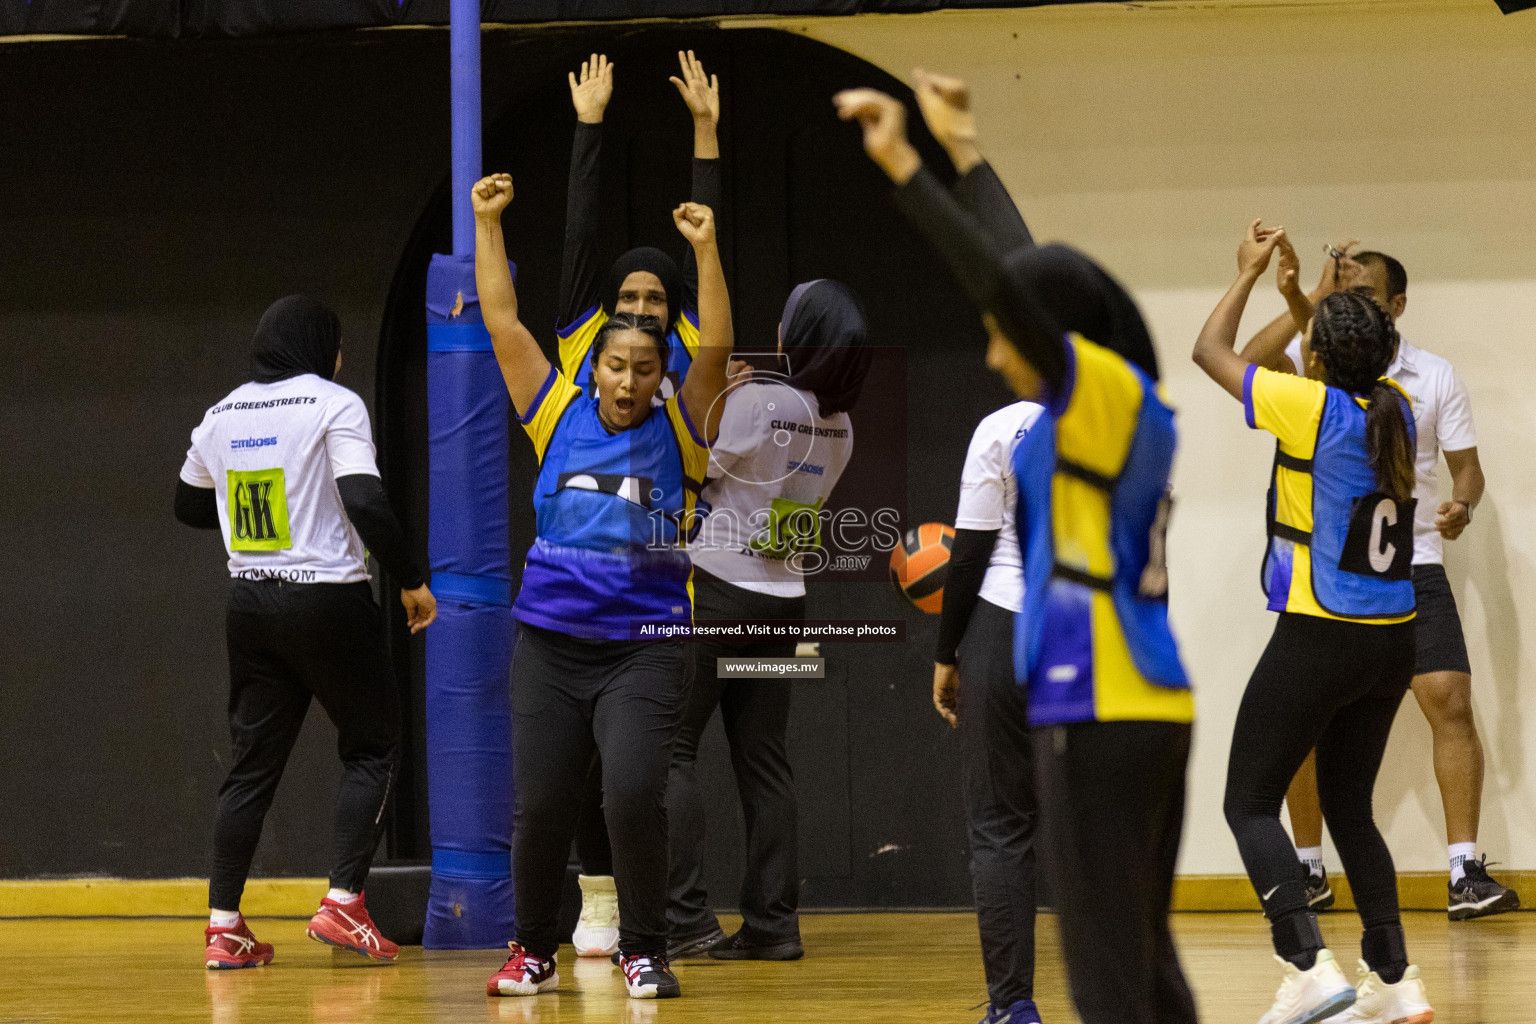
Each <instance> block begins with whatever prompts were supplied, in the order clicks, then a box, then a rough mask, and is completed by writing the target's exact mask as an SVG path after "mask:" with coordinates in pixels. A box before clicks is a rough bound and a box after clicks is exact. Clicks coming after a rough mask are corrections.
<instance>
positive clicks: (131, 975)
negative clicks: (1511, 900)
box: [0, 913, 1536, 1024]
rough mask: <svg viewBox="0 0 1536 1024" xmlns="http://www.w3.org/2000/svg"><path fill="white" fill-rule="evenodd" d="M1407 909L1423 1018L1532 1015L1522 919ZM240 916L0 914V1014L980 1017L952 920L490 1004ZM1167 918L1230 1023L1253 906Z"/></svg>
mask: <svg viewBox="0 0 1536 1024" xmlns="http://www.w3.org/2000/svg"><path fill="white" fill-rule="evenodd" d="M1405 917H1406V922H1407V928H1408V945H1409V949H1410V951H1411V952H1412V954H1413V957H1414V959H1415V961H1416V962H1417V963H1419V964H1420V965H1421V967H1422V969H1423V971H1424V976H1425V979H1426V982H1427V984H1428V986H1429V994H1430V998H1431V1000H1432V1001H1433V1002H1434V1005H1435V1009H1436V1018H1435V1019H1436V1021H1437V1022H1438V1024H1530V1022H1532V1021H1536V914H1529V913H1521V914H1509V915H1505V916H1502V917H1496V918H1490V919H1487V920H1483V921H1474V922H1466V923H1462V924H1455V925H1453V924H1450V923H1448V922H1447V921H1446V919H1445V915H1444V914H1428V913H1414V914H1408V915H1405ZM725 923H726V925H727V927H730V926H731V924H732V923H733V922H730V921H726V922H725ZM252 924H253V927H254V929H255V931H256V934H257V935H258V936H260V937H261V938H262V939H263V940H264V941H267V942H272V943H274V944H275V945H276V946H277V957H276V960H275V961H274V962H273V963H272V964H271V965H270V966H268V967H262V968H256V969H252V970H241V971H205V970H203V969H202V964H201V956H200V953H201V951H202V944H201V940H202V934H201V928H202V924H201V922H198V921H189V920H165V919H93V920H0V1024H19V1022H23V1021H25V1022H28V1024H33V1022H43V1021H93V1022H102V1021H133V1022H153V1024H173V1022H182V1021H199V1022H209V1024H268V1022H290V1021H292V1022H303V1021H307V1022H314V1024H355V1022H367V1024H386V1022H395V1021H412V1022H415V1021H433V1022H443V1024H448V1022H452V1024H469V1022H479V1021H517V1022H531V1024H580V1022H583V1021H604V1022H626V1024H629V1022H645V1024H651V1022H654V1024H689V1022H705V1021H707V1022H710V1024H722V1022H736V1021H748V1022H753V1021H764V1022H773V1024H801V1022H811V1021H816V1022H821V1021H835V1022H837V1024H859V1022H865V1021H868V1022H871V1024H873V1022H880V1024H892V1022H907V1021H913V1022H916V1021H959V1022H974V1021H976V1020H978V1019H979V1018H980V1017H981V1013H982V1011H980V1010H977V1009H973V1007H974V1006H975V1004H977V1003H978V1002H981V1001H983V1000H984V999H985V989H984V986H983V981H982V973H981V963H980V959H979V947H978V945H977V939H976V926H975V920H974V918H973V917H971V916H970V915H966V914H844V915H823V914H816V915H807V916H806V917H805V918H804V919H803V930H804V936H805V945H806V951H807V955H806V959H804V960H803V961H800V962H798V963H787V964H748V963H735V964H728V963H720V962H717V961H712V960H703V961H688V962H686V963H683V964H681V965H679V966H678V969H677V974H678V977H679V978H680V979H681V981H682V985H683V998H681V999H676V1000H667V1001H663V1002H655V1001H650V1000H646V1001H641V1000H631V999H627V998H625V996H624V989H623V985H622V982H621V980H620V978H619V974H618V971H617V969H616V968H614V967H612V966H610V965H609V964H608V963H607V962H606V961H591V960H584V961H579V962H574V963H573V961H572V959H571V957H570V948H569V947H566V948H565V949H564V950H563V951H562V954H561V958H560V971H561V985H560V988H559V990H558V991H556V992H553V993H549V994H546V995H542V996H537V997H533V998H521V999H519V998H512V999H497V998H487V997H486V996H485V994H484V992H485V988H484V986H485V979H486V977H487V976H489V975H490V974H491V973H492V972H493V971H495V970H496V968H498V967H499V966H501V960H502V958H501V956H499V955H498V954H497V953H496V952H494V951H480V952H424V951H423V950H421V949H419V948H409V949H407V950H405V951H404V952H403V953H402V954H401V957H400V961H399V963H397V964H394V965H383V966H379V965H374V964H372V963H370V962H368V961H366V960H363V959H361V958H359V957H356V956H353V955H352V954H347V953H341V952H339V951H336V950H332V949H330V948H329V947H325V946H321V945H319V944H317V943H314V942H311V941H309V940H308V939H306V938H305V937H304V922H303V921H298V920H289V919H268V920H256V921H254V922H253V923H252ZM1175 928H1176V931H1177V932H1178V936H1179V942H1180V947H1181V949H1182V952H1183V957H1184V965H1185V970H1186V971H1187V973H1188V974H1189V977H1190V981H1191V982H1192V984H1193V985H1194V987H1195V991H1196V994H1197V996H1198V997H1199V1000H1200V1008H1201V1015H1202V1019H1204V1020H1205V1021H1209V1022H1212V1024H1246V1022H1250V1021H1253V1020H1256V1019H1257V1018H1258V1016H1259V1014H1260V1013H1262V1012H1263V1011H1264V1010H1265V1009H1267V1008H1268V1005H1269V1000H1270V998H1271V997H1272V996H1273V993H1274V989H1275V986H1276V985H1277V984H1278V977H1279V976H1278V971H1277V969H1276V967H1275V965H1274V963H1273V962H1272V961H1271V960H1270V958H1269V948H1268V942H1267V933H1268V929H1267V928H1266V927H1265V925H1264V922H1263V920H1262V919H1261V918H1260V917H1259V916H1258V915H1256V914H1181V915H1178V916H1177V917H1176V919H1175ZM1323 931H1324V934H1325V936H1326V937H1327V938H1328V940H1329V942H1330V943H1331V944H1332V946H1333V948H1334V950H1335V952H1336V953H1337V954H1338V956H1339V959H1340V960H1341V961H1344V962H1346V963H1348V964H1349V974H1350V975H1351V976H1353V973H1354V968H1353V962H1354V960H1355V956H1356V953H1355V951H1356V950H1357V949H1358V940H1359V926H1358V923H1357V920H1356V919H1355V918H1354V916H1353V915H1343V914H1329V915H1324V917H1323ZM1039 949H1040V956H1039V961H1040V969H1039V973H1038V978H1037V984H1038V1000H1039V1003H1040V1009H1041V1012H1042V1013H1043V1015H1044V1017H1045V1020H1046V1021H1047V1022H1048V1024H1052V1022H1058V1021H1060V1022H1067V1021H1071V1020H1073V1019H1074V1017H1073V1015H1072V1013H1071V1011H1070V1008H1069V1006H1068V1003H1067V999H1066V991H1065V988H1064V984H1063V978H1062V971H1061V961H1060V957H1059V955H1058V952H1057V945H1056V937H1055V928H1054V921H1053V919H1052V918H1050V917H1045V916H1042V917H1041V919H1040V929H1039Z"/></svg>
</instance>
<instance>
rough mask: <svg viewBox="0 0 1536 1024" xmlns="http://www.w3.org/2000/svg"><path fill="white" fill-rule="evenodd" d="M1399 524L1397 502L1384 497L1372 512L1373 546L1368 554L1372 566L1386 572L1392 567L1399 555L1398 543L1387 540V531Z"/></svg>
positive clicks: (1378, 570) (1368, 550)
mask: <svg viewBox="0 0 1536 1024" xmlns="http://www.w3.org/2000/svg"><path fill="white" fill-rule="evenodd" d="M1396 525H1397V502H1395V501H1393V500H1392V499H1391V498H1382V499H1381V500H1380V501H1378V502H1377V503H1376V509H1375V511H1374V512H1372V513H1371V546H1370V547H1369V548H1368V549H1367V551H1366V554H1367V555H1368V556H1369V557H1370V559H1371V568H1372V569H1375V570H1376V571H1377V572H1381V573H1384V572H1386V571H1387V570H1388V569H1390V568H1391V567H1392V560H1393V559H1394V558H1395V557H1397V545H1396V544H1393V543H1392V542H1391V541H1389V540H1387V538H1386V534H1387V531H1388V530H1390V529H1391V528H1392V527H1394V526H1396Z"/></svg>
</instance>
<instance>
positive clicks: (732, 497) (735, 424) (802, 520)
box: [688, 382, 853, 597]
mask: <svg viewBox="0 0 1536 1024" xmlns="http://www.w3.org/2000/svg"><path fill="white" fill-rule="evenodd" d="M852 455H853V421H852V420H850V419H849V418H848V414H847V413H846V412H840V413H834V414H833V415H831V416H823V415H821V411H820V409H819V408H818V407H817V403H816V396H815V395H814V394H813V393H811V392H809V391H802V390H800V389H799V388H792V387H790V386H789V385H787V384H782V383H772V382H754V383H749V384H744V385H742V386H741V387H739V388H737V389H736V390H734V391H732V392H731V393H730V395H729V397H728V398H727V399H726V402H725V410H724V412H723V413H722V414H721V417H720V434H719V437H718V438H716V440H715V443H714V446H713V447H712V448H711V449H710V454H709V473H708V482H707V483H706V485H705V487H704V491H703V495H702V496H703V499H704V500H705V501H706V502H708V503H709V504H710V507H711V510H710V513H709V515H708V517H707V518H705V520H704V523H703V525H702V527H701V528H700V530H699V534H698V536H697V537H695V538H694V539H693V540H692V541H689V543H688V554H689V555H690V556H691V557H692V558H693V563H694V564H695V565H697V566H698V567H700V568H701V569H703V570H704V571H705V572H707V573H709V574H710V575H712V576H716V577H719V578H720V579H722V580H725V581H726V582H728V583H732V584H735V585H736V586H738V587H741V588H743V589H745V590H751V591H754V592H756V593H759V594H769V595H772V596H774V597H800V596H802V595H804V594H805V573H806V572H808V571H814V570H815V568H816V567H817V565H818V564H819V561H818V560H819V558H820V557H821V556H820V555H818V554H808V555H806V556H804V557H786V555H791V553H792V552H793V551H794V550H795V548H796V547H797V546H798V547H801V548H806V547H809V548H812V550H813V551H815V552H819V551H821V550H823V549H822V546H821V544H820V537H821V533H822V531H824V530H825V529H826V526H827V517H826V516H825V515H823V514H822V512H823V509H824V508H825V506H826V501H827V498H828V497H829V496H831V494H832V488H834V487H835V486H837V481H838V478H839V477H841V476H842V475H843V470H844V469H846V468H847V467H848V460H849V458H851V457H852ZM813 529H814V530H815V531H817V532H816V535H815V538H814V543H813V542H812V538H811V535H810V531H811V530H813ZM797 565H798V566H799V571H797V568H796V566H797Z"/></svg>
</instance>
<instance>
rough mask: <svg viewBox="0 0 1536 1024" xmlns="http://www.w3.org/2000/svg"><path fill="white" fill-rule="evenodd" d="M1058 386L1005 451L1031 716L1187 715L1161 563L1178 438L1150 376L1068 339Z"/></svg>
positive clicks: (1018, 646) (1049, 720)
mask: <svg viewBox="0 0 1536 1024" xmlns="http://www.w3.org/2000/svg"><path fill="white" fill-rule="evenodd" d="M1067 356H1068V359H1067V364H1068V369H1067V376H1066V381H1065V382H1064V384H1063V386H1062V388H1061V391H1060V393H1059V394H1058V395H1057V396H1055V397H1054V398H1053V399H1052V400H1051V402H1050V403H1049V404H1048V405H1047V406H1046V410H1045V412H1044V413H1043V414H1042V415H1041V416H1040V419H1039V420H1038V421H1036V423H1035V426H1034V428H1033V429H1031V430H1030V432H1029V433H1028V434H1027V435H1025V437H1024V440H1023V441H1022V442H1021V443H1020V444H1019V447H1018V448H1017V449H1015V451H1014V456H1013V459H1014V470H1015V473H1016V474H1017V477H1018V481H1019V497H1018V518H1017V522H1018V530H1019V540H1020V544H1021V545H1022V547H1023V551H1024V610H1023V611H1022V612H1020V613H1019V614H1018V615H1017V616H1016V617H1015V619H1014V671H1015V674H1016V676H1017V678H1018V681H1019V683H1020V685H1022V686H1023V687H1025V690H1026V693H1027V697H1028V705H1029V720H1030V723H1031V724H1033V725H1052V724H1061V723H1068V722H1087V721H1099V722H1109V721H1157V722H1189V721H1192V720H1193V718H1194V699H1193V697H1192V695H1191V694H1190V691H1189V677H1188V676H1187V675H1186V674H1185V671H1184V665H1183V663H1182V662H1181V661H1180V659H1179V648H1178V643H1177V641H1176V640H1175V639H1174V636H1173V630H1172V629H1171V627H1170V626H1169V624H1168V583H1167V580H1168V577H1167V568H1166V562H1165V560H1164V546H1163V545H1164V540H1165V538H1166V535H1167V526H1168V513H1169V509H1170V499H1169V496H1168V495H1169V486H1168V478H1169V473H1170V472H1171V470H1172V468H1173V455H1174V449H1175V448H1176V447H1177V437H1176V435H1175V431H1174V423H1173V411H1172V410H1171V409H1169V408H1168V406H1167V405H1166V404H1164V402H1163V400H1162V398H1161V397H1160V396H1159V394H1158V391H1157V386H1156V384H1155V383H1154V382H1153V381H1152V380H1151V379H1150V378H1148V377H1147V375H1146V374H1144V373H1143V372H1142V371H1141V370H1140V369H1138V368H1137V367H1135V366H1133V365H1131V364H1130V363H1128V362H1127V361H1126V360H1125V359H1123V358H1121V357H1120V356H1119V355H1116V354H1115V353H1113V352H1111V351H1109V350H1108V349H1106V348H1102V347H1101V346H1099V345H1095V344H1094V343H1093V342H1091V341H1088V340H1087V339H1085V338H1082V337H1080V336H1078V335H1075V334H1073V335H1069V336H1068V338H1067Z"/></svg>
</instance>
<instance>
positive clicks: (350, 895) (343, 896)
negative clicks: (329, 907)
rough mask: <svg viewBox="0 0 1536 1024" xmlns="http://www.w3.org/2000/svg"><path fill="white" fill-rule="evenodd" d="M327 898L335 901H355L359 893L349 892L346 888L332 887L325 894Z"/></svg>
mask: <svg viewBox="0 0 1536 1024" xmlns="http://www.w3.org/2000/svg"><path fill="white" fill-rule="evenodd" d="M325 898H326V899H328V900H331V901H332V902H333V903H354V902H356V900H357V893H355V892H347V890H345V889H332V890H331V891H330V892H328V893H326V894H325Z"/></svg>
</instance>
